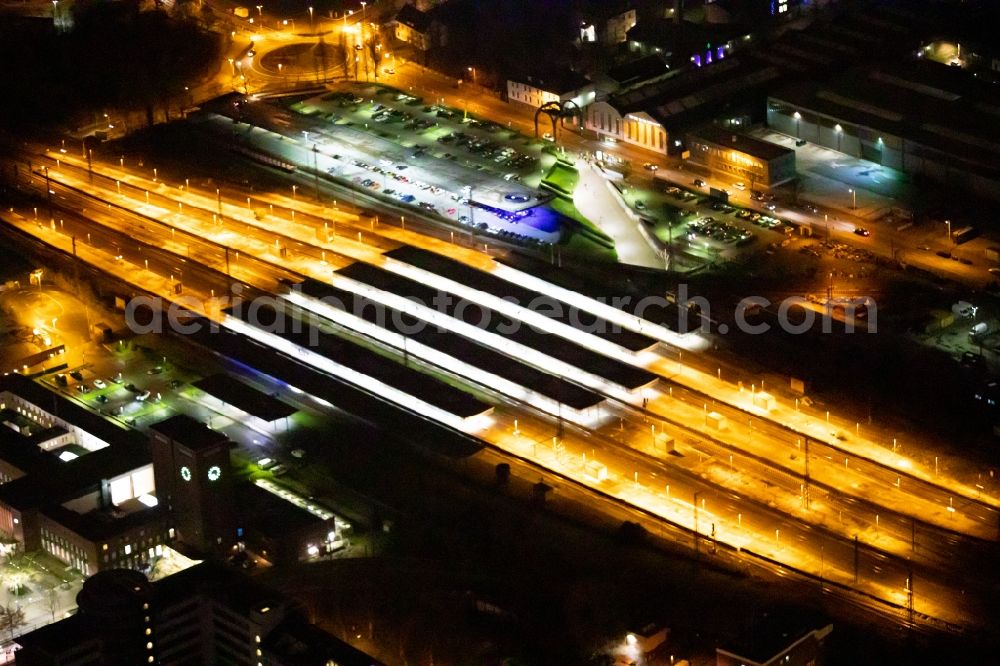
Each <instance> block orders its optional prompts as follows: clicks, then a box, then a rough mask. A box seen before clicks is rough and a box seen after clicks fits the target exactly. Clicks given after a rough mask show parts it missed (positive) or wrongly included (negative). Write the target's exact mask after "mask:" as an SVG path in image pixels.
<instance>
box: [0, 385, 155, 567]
mask: <svg viewBox="0 0 1000 666" xmlns="http://www.w3.org/2000/svg"><path fill="white" fill-rule="evenodd" d="M0 420H2V421H3V423H4V424H5V425H7V426H8V427H5V428H0V533H3V534H5V535H6V536H7V537H9V538H11V539H13V540H15V541H17V542H18V544H19V545H20V547H21V548H23V549H24V550H26V551H34V550H44V551H45V552H47V553H49V554H50V555H52V556H54V557H56V558H58V559H59V560H61V561H63V562H65V563H66V564H67V565H69V566H71V567H73V568H76V569H78V570H79V571H80V572H81V573H83V574H84V575H91V574H94V573H96V572H97V571H100V570H102V569H106V568H110V567H133V568H139V567H143V566H145V565H147V564H148V563H149V562H150V561H151V560H152V559H153V558H154V557H155V556H157V555H159V554H160V552H161V551H162V548H163V547H164V545H166V544H167V543H169V542H170V541H171V540H172V539H173V537H174V531H173V529H172V528H171V526H170V524H169V520H168V517H167V516H166V515H165V512H164V511H163V510H162V509H161V508H159V507H158V502H157V499H156V484H155V480H154V475H153V467H152V458H151V456H150V452H149V444H148V442H147V440H146V438H145V437H143V436H142V435H140V434H139V433H137V432H135V431H132V430H129V429H125V428H122V427H119V426H117V425H115V424H113V423H112V422H111V421H108V420H107V419H104V418H102V417H100V416H98V415H97V414H94V413H92V412H90V411H88V410H86V409H84V408H82V407H80V406H79V405H77V404H75V403H73V402H71V401H70V400H67V399H66V398H64V397H62V396H61V395H59V394H57V393H53V392H50V391H48V390H46V389H45V388H43V387H42V386H40V385H38V384H36V383H35V382H33V381H32V380H30V379H28V378H26V377H22V376H20V375H8V376H5V377H3V378H2V379H0Z"/></svg>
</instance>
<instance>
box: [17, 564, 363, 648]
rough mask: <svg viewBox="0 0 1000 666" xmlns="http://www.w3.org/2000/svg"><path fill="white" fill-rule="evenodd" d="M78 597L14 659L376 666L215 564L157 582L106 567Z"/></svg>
mask: <svg viewBox="0 0 1000 666" xmlns="http://www.w3.org/2000/svg"><path fill="white" fill-rule="evenodd" d="M77 602H78V604H79V610H78V612H77V613H76V614H75V615H72V616H70V617H68V618H65V619H63V620H60V621H59V622H56V623H54V624H51V625H49V626H47V627H43V628H41V629H37V630H35V631H32V632H30V633H28V634H25V635H24V636H21V637H20V638H19V639H18V643H19V644H20V645H21V650H20V651H19V652H18V653H17V663H18V664H20V665H23V666H69V665H70V664H73V665H74V666H84V665H86V666H91V665H92V666H99V665H103V664H115V665H118V664H121V665H122V666H125V665H128V666H140V665H141V664H177V665H180V664H191V665H192V666H193V665H195V664H199V665H200V664H239V665H241V666H255V665H256V666H302V665H305V664H316V665H317V666H320V665H323V664H338V665H339V666H380V662H379V661H378V660H376V659H374V658H373V657H371V656H369V655H367V654H365V653H364V652H362V651H360V650H357V649H355V648H353V647H351V646H350V645H348V644H347V643H345V642H343V641H341V640H339V639H337V638H335V637H334V636H331V635H330V634H327V633H326V632H324V631H322V630H320V629H319V628H317V627H316V626H314V625H312V624H310V623H309V622H308V620H306V619H305V617H304V613H303V612H302V611H301V610H300V609H298V608H297V607H296V605H295V604H294V603H293V602H292V601H291V600H289V599H288V598H287V597H285V596H284V595H282V594H280V593H279V592H276V591H275V590H272V589H270V588H268V587H265V586H264V585H262V584H260V583H259V582H257V581H255V580H253V579H251V578H249V577H247V576H245V575H243V574H241V573H239V572H237V571H234V570H232V569H228V568H226V567H224V566H222V565H218V564H212V563H202V564H198V565H196V566H193V567H191V568H189V569H186V570H184V571H181V572H179V573H175V574H173V575H171V576H168V577H166V578H163V579H161V580H158V581H155V582H149V581H148V580H146V578H145V577H144V576H143V575H142V574H140V573H138V572H134V571H126V570H110V571H106V572H103V573H101V574H98V575H96V576H94V577H93V578H91V579H90V580H88V581H87V582H85V583H84V586H83V590H82V591H81V592H80V594H79V595H78V596H77Z"/></svg>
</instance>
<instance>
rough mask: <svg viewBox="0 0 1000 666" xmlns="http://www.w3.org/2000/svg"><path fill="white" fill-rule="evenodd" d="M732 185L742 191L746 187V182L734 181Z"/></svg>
mask: <svg viewBox="0 0 1000 666" xmlns="http://www.w3.org/2000/svg"><path fill="white" fill-rule="evenodd" d="M733 187H735V188H736V189H738V190H739V191H740V192H742V191H743V190H745V189H747V186H746V184H745V183H744V182H743V181H740V182H738V183H735V184H734V185H733Z"/></svg>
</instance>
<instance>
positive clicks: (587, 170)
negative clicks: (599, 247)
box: [573, 159, 664, 269]
mask: <svg viewBox="0 0 1000 666" xmlns="http://www.w3.org/2000/svg"><path fill="white" fill-rule="evenodd" d="M576 168H577V170H579V172H580V182H579V184H577V186H576V191H575V192H574V193H573V203H574V204H575V205H576V208H577V210H579V211H580V213H581V214H582V215H583V216H584V217H586V218H587V219H588V220H590V221H591V222H593V223H594V224H595V225H596V226H597V227H598V228H600V230H601V231H603V232H604V233H606V234H607V235H608V236H610V237H611V238H612V239H613V240H614V241H615V250H616V251H617V252H618V260H619V261H620V262H622V263H624V264H632V265H634V266H644V267H646V268H661V269H662V268H663V267H664V265H663V257H662V256H660V254H659V253H658V252H656V251H655V250H654V249H653V248H652V247H651V246H650V245H649V243H648V242H647V241H646V239H645V237H644V236H643V235H642V232H641V231H640V230H639V224H641V223H640V222H637V221H636V220H634V219H632V217H631V216H630V215H629V213H628V212H627V211H626V210H625V209H624V208H623V206H622V204H621V201H620V200H619V199H618V198H617V197H615V196H614V194H612V193H611V190H610V189H608V182H607V180H606V179H605V177H604V176H603V175H601V174H600V172H598V171H597V169H596V168H594V167H593V166H592V165H591V164H589V163H587V162H586V161H585V160H582V159H581V160H578V161H577V163H576Z"/></svg>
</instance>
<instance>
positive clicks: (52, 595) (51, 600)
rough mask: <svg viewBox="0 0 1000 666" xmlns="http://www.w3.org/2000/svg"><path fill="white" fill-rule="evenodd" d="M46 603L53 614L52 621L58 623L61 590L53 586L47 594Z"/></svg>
mask: <svg viewBox="0 0 1000 666" xmlns="http://www.w3.org/2000/svg"><path fill="white" fill-rule="evenodd" d="M45 602H46V603H47V604H48V607H49V612H50V613H52V621H53V622H55V621H56V611H57V610H59V590H58V588H56V586H54V585H53V586H52V587H50V588H49V589H48V591H46V593H45Z"/></svg>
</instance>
